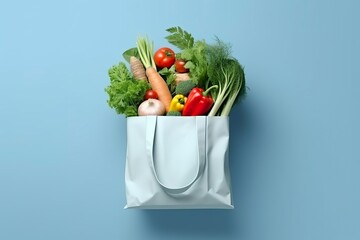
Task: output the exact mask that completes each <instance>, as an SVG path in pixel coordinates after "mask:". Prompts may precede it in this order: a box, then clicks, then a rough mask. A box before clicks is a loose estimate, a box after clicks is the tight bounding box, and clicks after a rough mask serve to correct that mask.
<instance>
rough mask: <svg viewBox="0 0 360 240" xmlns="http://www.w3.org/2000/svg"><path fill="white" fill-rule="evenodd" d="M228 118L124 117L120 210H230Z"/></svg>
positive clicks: (231, 206)
mask: <svg viewBox="0 0 360 240" xmlns="http://www.w3.org/2000/svg"><path fill="white" fill-rule="evenodd" d="M228 149H229V119H228V117H207V116H196V117H183V116H182V117H175V116H146V117H129V118H127V156H126V167H125V187H126V201H127V204H126V206H125V208H144V209H184V208H187V209H193V208H227V209H232V208H233V205H232V197H231V186H230V171H229V165H228Z"/></svg>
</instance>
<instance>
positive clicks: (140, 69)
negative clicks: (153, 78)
mask: <svg viewBox="0 0 360 240" xmlns="http://www.w3.org/2000/svg"><path fill="white" fill-rule="evenodd" d="M130 68H131V72H132V74H133V76H134V78H135V79H136V80H145V81H147V77H146V74H145V68H144V65H143V64H142V62H141V61H140V60H139V59H138V58H136V57H134V56H131V57H130Z"/></svg>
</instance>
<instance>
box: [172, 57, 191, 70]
mask: <svg viewBox="0 0 360 240" xmlns="http://www.w3.org/2000/svg"><path fill="white" fill-rule="evenodd" d="M185 63H186V62H185V60H182V59H176V61H175V71H176V72H178V73H187V72H189V69H187V68H185Z"/></svg>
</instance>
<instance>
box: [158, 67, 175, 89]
mask: <svg viewBox="0 0 360 240" xmlns="http://www.w3.org/2000/svg"><path fill="white" fill-rule="evenodd" d="M159 74H160V75H161V76H163V78H164V79H165V81H166V84H167V85H168V87H169V89H170V92H171V93H172V92H174V91H175V87H176V83H175V79H176V74H175V65H173V66H171V67H170V68H166V67H165V68H162V69H161V70H160V71H159Z"/></svg>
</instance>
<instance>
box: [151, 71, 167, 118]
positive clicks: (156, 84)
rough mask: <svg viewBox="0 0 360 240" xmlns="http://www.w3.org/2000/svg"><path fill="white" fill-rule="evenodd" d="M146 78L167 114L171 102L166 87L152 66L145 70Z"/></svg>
mask: <svg viewBox="0 0 360 240" xmlns="http://www.w3.org/2000/svg"><path fill="white" fill-rule="evenodd" d="M146 76H147V78H148V80H149V83H150V85H151V88H152V89H153V90H154V91H155V92H156V93H157V94H158V96H159V100H160V101H161V102H162V103H163V104H164V105H165V109H166V112H168V111H169V108H170V102H171V100H172V96H171V92H170V90H169V88H168V85H167V84H166V82H165V81H164V79H163V78H162V77H161V76H160V74H159V73H158V72H157V71H156V69H155V68H154V67H152V66H149V67H147V68H146Z"/></svg>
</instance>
